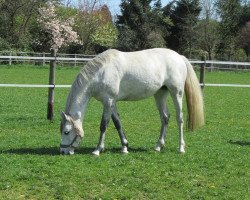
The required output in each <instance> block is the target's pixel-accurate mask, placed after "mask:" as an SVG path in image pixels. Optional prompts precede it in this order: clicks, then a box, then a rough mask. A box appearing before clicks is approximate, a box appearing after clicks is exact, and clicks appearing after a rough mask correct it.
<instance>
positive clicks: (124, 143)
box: [111, 105, 128, 153]
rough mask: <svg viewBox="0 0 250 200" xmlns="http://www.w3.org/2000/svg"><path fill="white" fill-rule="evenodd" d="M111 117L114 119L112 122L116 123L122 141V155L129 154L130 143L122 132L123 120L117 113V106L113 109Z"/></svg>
mask: <svg viewBox="0 0 250 200" xmlns="http://www.w3.org/2000/svg"><path fill="white" fill-rule="evenodd" d="M111 117H112V120H113V122H114V125H115V128H116V129H117V131H118V133H119V137H120V139H121V143H122V153H128V141H127V138H126V136H125V134H124V132H123V130H122V125H121V120H120V118H119V114H118V112H117V108H116V106H115V105H114V107H113V109H112V115H111Z"/></svg>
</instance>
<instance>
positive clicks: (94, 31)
mask: <svg viewBox="0 0 250 200" xmlns="http://www.w3.org/2000/svg"><path fill="white" fill-rule="evenodd" d="M79 2H80V4H79V6H78V7H79V8H78V15H77V20H76V24H77V32H78V34H79V37H80V41H81V43H82V44H83V45H82V47H83V49H82V51H83V52H85V53H96V52H95V51H97V52H100V51H103V50H105V49H107V48H111V47H115V46H116V38H117V32H116V29H115V26H114V25H113V22H112V16H111V12H110V11H109V8H108V7H107V6H106V5H103V4H101V2H99V1H97V0H80V1H79ZM110 34H111V35H110ZM105 36H107V37H109V38H108V39H107V38H104V37H105ZM106 39H107V40H106ZM104 40H106V41H104ZM103 45H104V46H103Z"/></svg>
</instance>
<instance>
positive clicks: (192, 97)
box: [183, 56, 205, 131]
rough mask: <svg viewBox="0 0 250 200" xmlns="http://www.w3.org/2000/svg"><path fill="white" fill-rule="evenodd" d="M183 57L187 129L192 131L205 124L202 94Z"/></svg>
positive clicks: (192, 71)
mask: <svg viewBox="0 0 250 200" xmlns="http://www.w3.org/2000/svg"><path fill="white" fill-rule="evenodd" d="M183 58H184V61H185V63H186V66H187V79H186V82H185V93H186V100H187V110H188V119H187V125H188V129H189V130H191V131H193V130H194V129H196V128H199V127H201V126H203V125H204V124H205V119H204V103H203V95H202V92H201V87H200V84H199V81H198V79H197V77H196V74H195V72H194V70H193V67H192V65H191V64H190V62H189V61H188V60H187V58H185V57H184V56H183Z"/></svg>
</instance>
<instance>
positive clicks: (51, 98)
mask: <svg viewBox="0 0 250 200" xmlns="http://www.w3.org/2000/svg"><path fill="white" fill-rule="evenodd" d="M51 57H54V58H55V59H54V60H51V61H50V69H49V85H55V69H56V51H55V50H54V49H52V50H51ZM54 89H55V87H53V88H49V93H48V110H47V119H48V120H50V121H52V120H53V117H54Z"/></svg>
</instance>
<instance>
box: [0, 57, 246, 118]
mask: <svg viewBox="0 0 250 200" xmlns="http://www.w3.org/2000/svg"><path fill="white" fill-rule="evenodd" d="M0 53H1V52H0ZM51 55H52V56H48V57H46V56H45V54H43V56H42V57H41V56H14V55H4V56H0V61H2V60H4V61H6V60H7V61H9V65H11V64H12V62H13V61H20V60H22V61H27V60H28V61H37V60H39V61H42V62H43V65H44V64H45V62H46V61H47V62H50V75H49V84H48V85H43V84H41V85H35V84H4V83H0V87H12V88H13V87H17V88H48V89H49V93H48V110H47V119H49V120H53V109H54V89H55V88H70V87H71V85H57V84H55V68H56V63H57V62H61V61H63V62H65V61H67V62H73V63H74V64H75V65H76V63H77V62H88V61H90V60H92V58H91V57H85V58H79V57H77V56H74V57H73V58H72V57H57V56H54V55H55V54H51ZM190 62H191V63H192V64H199V65H200V85H201V88H202V89H204V87H205V86H206V87H207V86H211V87H242V88H250V85H241V84H210V83H205V78H204V77H205V68H206V65H207V64H208V65H213V64H216V65H235V66H250V63H249V62H226V61H210V60H209V61H206V60H204V61H199V60H190ZM210 69H211V68H210Z"/></svg>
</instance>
